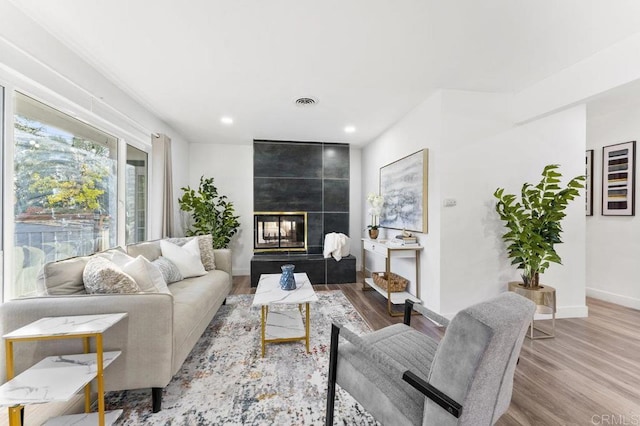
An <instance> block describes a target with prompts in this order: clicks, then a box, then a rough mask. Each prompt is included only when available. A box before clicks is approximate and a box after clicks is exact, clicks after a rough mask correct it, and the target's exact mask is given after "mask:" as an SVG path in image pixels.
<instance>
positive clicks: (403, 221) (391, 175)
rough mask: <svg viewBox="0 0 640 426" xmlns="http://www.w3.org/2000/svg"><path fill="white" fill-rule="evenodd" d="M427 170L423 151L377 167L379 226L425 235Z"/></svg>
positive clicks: (425, 154)
mask: <svg viewBox="0 0 640 426" xmlns="http://www.w3.org/2000/svg"><path fill="white" fill-rule="evenodd" d="M428 167H429V151H428V150H427V149H423V150H420V151H418V152H415V153H413V154H411V155H408V156H406V157H404V158H401V159H399V160H397V161H394V162H393V163H390V164H387V165H386V166H383V167H381V168H380V195H382V196H383V197H384V205H383V208H382V214H381V215H380V226H381V227H383V228H390V229H406V230H407V231H413V232H424V233H426V232H427V230H428V226H427V177H428Z"/></svg>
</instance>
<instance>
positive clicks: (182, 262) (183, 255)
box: [160, 239, 207, 278]
mask: <svg viewBox="0 0 640 426" xmlns="http://www.w3.org/2000/svg"><path fill="white" fill-rule="evenodd" d="M160 249H161V250H162V256H163V257H166V258H167V259H169V260H170V261H172V262H173V263H175V264H176V266H177V267H178V269H179V270H180V274H182V276H183V278H190V277H199V276H201V275H205V274H206V273H207V271H205V269H204V266H203V265H202V261H201V260H200V245H199V243H198V240H197V239H192V240H191V241H189V242H188V243H186V244H185V245H184V246H182V247H180V246H178V245H176V244H173V243H171V242H169V241H167V240H161V241H160Z"/></svg>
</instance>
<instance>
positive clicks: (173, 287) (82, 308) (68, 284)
mask: <svg viewBox="0 0 640 426" xmlns="http://www.w3.org/2000/svg"><path fill="white" fill-rule="evenodd" d="M127 252H128V254H129V255H131V256H134V257H135V256H138V255H140V254H141V255H143V256H144V257H146V258H147V259H149V260H150V261H153V260H155V259H156V258H157V257H159V256H160V254H161V251H160V243H159V241H151V242H145V243H140V244H135V245H131V246H128V247H127ZM214 256H215V266H216V269H215V270H211V271H208V272H207V274H206V275H203V276H200V277H194V278H187V279H184V280H182V281H178V282H175V283H173V284H169V290H170V292H171V294H166V293H137V294H99V295H95V294H86V293H85V294H82V291H78V286H77V280H78V277H77V274H78V271H80V278H79V279H80V282H82V270H83V267H84V264H86V262H87V259H88V257H83V258H74V259H69V260H65V261H60V262H56V264H55V265H49V266H53V267H50V268H47V267H45V268H44V271H45V274H46V273H49V274H50V275H51V277H49V278H54V279H50V280H49V281H50V282H55V283H56V287H55V289H54V288H50V289H49V292H48V293H49V294H51V293H54V294H56V295H47V296H42V297H30V298H24V299H17V300H13V301H10V302H7V303H4V304H2V305H0V335H3V334H5V333H8V332H10V331H12V330H15V329H17V328H19V327H22V326H24V325H26V324H28V323H30V322H32V321H35V320H37V319H39V318H43V317H48V316H65V315H87V314H98V313H117V312H126V313H127V314H128V316H127V317H126V318H125V319H124V320H123V321H120V322H119V323H118V324H116V325H115V326H114V327H112V328H111V329H109V330H108V331H107V332H106V333H105V335H104V345H105V350H121V351H122V355H121V356H120V357H119V358H118V359H116V360H115V361H114V362H113V364H111V365H110V366H109V367H108V369H107V370H105V389H106V390H108V391H115V390H125V389H139V388H152V407H153V411H154V412H157V411H159V410H160V408H161V401H162V389H163V388H164V387H165V386H166V385H167V384H169V381H170V380H171V378H172V377H173V375H174V374H175V373H177V372H178V370H179V369H180V367H181V366H182V363H183V362H184V361H185V359H186V358H187V356H188V355H189V352H191V349H192V348H193V346H194V345H195V343H196V342H197V341H198V339H199V338H200V336H201V335H202V333H203V332H204V330H205V329H206V327H207V325H208V324H209V323H210V322H211V320H212V318H213V317H214V315H215V314H216V312H217V311H218V309H219V308H220V306H221V305H223V304H224V303H225V301H226V297H227V295H228V294H229V292H230V290H231V279H232V269H231V253H230V251H229V250H214ZM65 262H66V263H65ZM61 272H62V273H64V274H66V275H65V277H64V278H65V280H66V281H65V284H64V285H62V286H60V276H59V275H60V274H61ZM55 274H58V276H53V275H55ZM46 278H47V277H46V276H45V282H46ZM72 284H73V285H72ZM61 292H62V293H64V292H67V293H72V294H67V295H64V294H60V293H61ZM14 353H15V368H16V373H19V372H21V371H23V370H25V369H26V368H28V367H30V366H31V365H33V364H35V363H37V362H38V361H40V360H41V359H42V358H44V357H46V356H49V355H60V354H71V353H82V341H81V339H69V340H67V339H65V340H50V341H39V342H25V343H16V344H15V345H14ZM4 357H5V351H4V350H0V368H2V376H1V377H0V379H1V380H2V382H4V381H6V371H5V370H4V366H5V359H4Z"/></svg>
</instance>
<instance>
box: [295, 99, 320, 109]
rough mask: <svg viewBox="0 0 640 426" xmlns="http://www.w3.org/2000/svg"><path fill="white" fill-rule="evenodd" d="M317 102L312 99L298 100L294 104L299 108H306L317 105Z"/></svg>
mask: <svg viewBox="0 0 640 426" xmlns="http://www.w3.org/2000/svg"><path fill="white" fill-rule="evenodd" d="M317 103H318V101H317V100H316V99H314V98H298V99H296V100H295V104H296V105H298V106H300V107H308V106H312V105H315V104H317Z"/></svg>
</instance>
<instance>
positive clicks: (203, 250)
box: [198, 234, 216, 271]
mask: <svg viewBox="0 0 640 426" xmlns="http://www.w3.org/2000/svg"><path fill="white" fill-rule="evenodd" d="M198 245H199V246H200V260H202V264H203V265H204V269H205V270H207V271H213V270H214V269H216V258H215V255H214V254H213V237H212V236H211V235H210V234H207V235H199V236H198Z"/></svg>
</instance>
